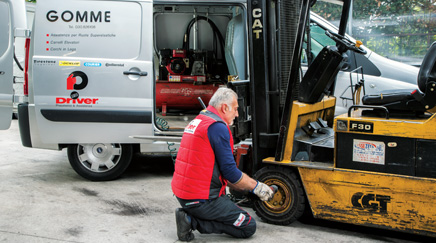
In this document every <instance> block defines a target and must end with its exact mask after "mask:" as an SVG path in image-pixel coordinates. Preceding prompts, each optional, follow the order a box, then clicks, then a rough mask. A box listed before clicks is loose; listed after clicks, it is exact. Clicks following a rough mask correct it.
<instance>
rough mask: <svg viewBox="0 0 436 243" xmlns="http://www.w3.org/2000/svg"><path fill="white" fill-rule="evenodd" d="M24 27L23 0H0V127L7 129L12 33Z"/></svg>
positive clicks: (10, 103) (9, 102)
mask: <svg viewBox="0 0 436 243" xmlns="http://www.w3.org/2000/svg"><path fill="white" fill-rule="evenodd" d="M17 28H20V29H25V28H26V9H25V2H24V1H14V0H0V33H1V34H0V129H8V128H9V126H10V124H11V119H12V100H13V98H12V95H13V89H12V83H13V61H14V35H15V30H16V29H17Z"/></svg>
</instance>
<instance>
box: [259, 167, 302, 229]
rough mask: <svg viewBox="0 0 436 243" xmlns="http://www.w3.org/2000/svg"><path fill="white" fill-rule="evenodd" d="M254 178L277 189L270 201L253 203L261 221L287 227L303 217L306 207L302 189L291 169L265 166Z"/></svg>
mask: <svg viewBox="0 0 436 243" xmlns="http://www.w3.org/2000/svg"><path fill="white" fill-rule="evenodd" d="M254 178H255V179H257V180H259V181H261V182H263V183H265V184H267V185H269V186H272V185H275V186H277V187H278V190H277V192H276V193H275V194H274V197H273V198H272V199H271V200H270V201H267V202H262V201H260V200H255V201H254V202H253V209H254V211H255V212H256V214H257V215H258V216H259V217H260V218H261V219H263V220H264V221H266V222H267V223H271V224H278V225H288V224H291V223H292V222H294V221H296V220H297V219H299V218H300V217H301V216H302V215H303V212H304V211H305V207H306V202H305V201H306V198H305V195H304V189H303V186H302V185H301V182H300V179H299V178H298V176H297V174H296V173H295V172H294V171H293V170H292V169H290V168H285V167H284V166H266V167H263V168H262V169H260V170H259V171H257V172H256V174H255V175H254Z"/></svg>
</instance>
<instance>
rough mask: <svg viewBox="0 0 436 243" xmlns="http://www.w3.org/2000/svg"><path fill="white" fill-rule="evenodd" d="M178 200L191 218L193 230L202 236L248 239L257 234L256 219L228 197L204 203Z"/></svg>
mask: <svg viewBox="0 0 436 243" xmlns="http://www.w3.org/2000/svg"><path fill="white" fill-rule="evenodd" d="M178 200H179V203H180V205H182V207H183V209H184V210H185V212H186V213H187V214H188V215H189V216H190V217H191V222H192V228H193V229H194V230H198V231H199V232H200V233H202V234H211V233H217V234H220V233H225V234H228V235H231V236H233V237H237V238H248V237H250V236H252V235H253V234H254V233H255V232H256V221H255V220H254V218H252V217H251V216H250V215H249V214H248V213H247V212H246V211H245V210H243V209H242V208H240V207H239V206H238V205H236V204H235V203H233V202H232V201H231V200H230V198H229V197H228V196H226V195H223V196H221V197H219V198H217V199H214V200H206V201H204V202H196V201H186V200H182V199H179V198H178Z"/></svg>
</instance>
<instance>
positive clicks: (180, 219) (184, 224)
mask: <svg viewBox="0 0 436 243" xmlns="http://www.w3.org/2000/svg"><path fill="white" fill-rule="evenodd" d="M176 224H177V237H179V240H180V241H191V240H193V239H194V238H195V236H194V234H193V233H192V227H191V222H190V220H189V218H188V215H187V214H186V213H185V211H183V209H182V208H178V209H176Z"/></svg>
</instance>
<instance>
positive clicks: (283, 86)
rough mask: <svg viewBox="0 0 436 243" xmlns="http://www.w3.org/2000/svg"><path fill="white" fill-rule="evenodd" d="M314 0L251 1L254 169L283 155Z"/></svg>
mask: <svg viewBox="0 0 436 243" xmlns="http://www.w3.org/2000/svg"><path fill="white" fill-rule="evenodd" d="M314 2H315V1H313V0H293V1H280V0H267V1H259V0H250V1H248V21H249V22H248V23H249V30H250V31H249V43H250V45H249V48H250V49H249V51H250V56H251V57H252V58H250V66H251V68H250V77H251V78H250V79H251V85H250V90H249V93H250V104H251V115H252V139H253V143H252V146H253V151H252V162H253V168H252V169H253V170H254V171H256V170H258V169H259V168H260V164H261V162H262V159H264V158H266V157H271V156H274V154H275V155H276V156H279V157H280V156H282V150H283V146H284V145H283V144H284V143H283V141H284V139H285V134H286V123H287V120H288V119H289V116H290V112H291V110H290V106H291V104H292V101H293V100H296V99H297V97H298V85H299V82H300V78H301V77H300V57H301V49H302V45H303V40H304V30H305V27H306V25H307V22H308V19H309V9H310V6H311V5H313V4H314Z"/></svg>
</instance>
